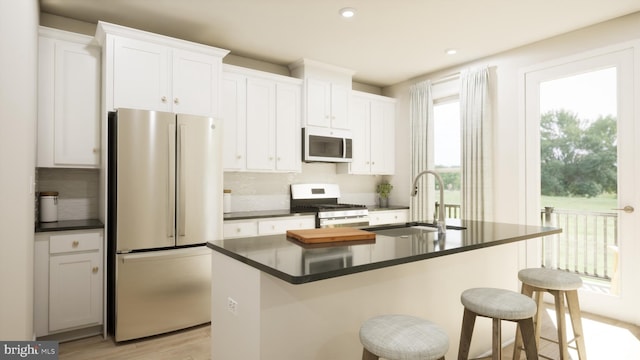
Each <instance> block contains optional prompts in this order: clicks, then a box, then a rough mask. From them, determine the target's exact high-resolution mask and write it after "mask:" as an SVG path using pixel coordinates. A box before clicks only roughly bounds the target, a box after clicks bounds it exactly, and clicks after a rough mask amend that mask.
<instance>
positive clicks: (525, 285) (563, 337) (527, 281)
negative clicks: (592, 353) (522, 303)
mask: <svg viewBox="0 0 640 360" xmlns="http://www.w3.org/2000/svg"><path fill="white" fill-rule="evenodd" d="M518 279H520V281H522V294H524V295H526V296H529V297H533V296H534V293H535V298H536V303H537V307H538V315H537V316H536V320H535V328H536V344H537V345H539V344H540V329H541V327H542V326H541V320H542V313H543V312H544V304H543V298H542V295H543V294H544V292H548V293H550V294H551V295H553V297H554V302H555V308H556V318H557V326H558V329H557V330H558V341H557V342H558V345H559V347H560V359H561V360H566V359H570V357H569V351H568V350H569V345H568V344H569V343H571V342H574V341H575V343H576V349H577V351H578V358H579V359H580V360H585V359H586V358H587V354H586V349H585V344H584V334H583V331H582V320H581V314H580V304H579V302H578V289H579V288H580V287H581V286H582V279H581V278H580V276H578V275H576V274H572V273H570V272H567V271H562V270H554V269H545V268H531V269H523V270H520V271H519V272H518ZM565 298H566V301H567V307H568V309H569V315H570V317H571V325H572V327H573V334H574V336H575V338H574V339H573V340H571V341H567V334H566V324H565V323H566V321H565V308H564V303H565ZM545 340H550V341H554V342H555V340H551V339H545ZM521 345H522V340H521V339H520V338H519V337H518V335H517V334H516V342H515V346H514V350H513V358H514V359H519V358H520V351H521V349H520V347H521Z"/></svg>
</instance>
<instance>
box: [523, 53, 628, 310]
mask: <svg viewBox="0 0 640 360" xmlns="http://www.w3.org/2000/svg"><path fill="white" fill-rule="evenodd" d="M633 59H634V48H633V47H629V48H626V49H625V48H622V49H619V50H616V51H609V52H602V53H600V54H597V55H594V54H589V56H585V57H582V58H574V59H569V60H566V61H561V62H558V63H557V64H551V65H549V66H546V67H544V68H543V69H539V70H535V71H530V72H527V73H526V74H525V91H526V96H525V118H526V157H527V165H526V171H527V176H526V179H527V186H526V193H527V221H528V222H530V223H536V222H537V223H542V224H545V225H551V226H558V227H561V228H563V233H562V234H559V235H556V236H553V237H547V238H544V239H542V241H541V242H539V243H538V244H537V245H536V248H535V249H529V250H533V251H528V257H527V267H540V266H544V267H549V268H554V269H562V270H566V271H570V272H573V273H577V274H579V275H581V276H582V278H583V280H584V284H585V285H584V286H583V288H582V290H581V292H580V301H581V305H582V308H583V309H584V310H585V311H589V312H593V313H598V314H602V315H605V316H609V317H613V318H617V319H623V320H626V321H629V320H631V319H634V321H635V322H636V323H637V322H638V321H640V315H638V312H637V311H634V306H633V304H634V303H637V301H638V300H640V296H639V294H638V293H639V291H640V290H639V289H638V286H637V282H636V281H635V280H634V278H633V277H634V275H635V274H637V272H638V270H639V267H640V266H639V265H637V262H636V261H634V258H635V259H637V256H638V255H640V251H639V249H640V247H639V246H638V243H639V241H638V240H637V239H635V234H636V230H637V229H636V225H635V224H636V223H638V220H640V219H638V216H639V214H640V211H635V209H634V207H637V206H640V203H639V202H638V193H637V191H636V190H635V183H636V180H635V179H638V178H639V177H638V170H639V169H640V166H638V163H637V161H636V160H635V157H634V152H635V148H634V146H635V142H636V141H637V140H640V136H638V133H637V130H636V127H635V126H634V116H635V113H634V104H633V102H634V82H635V81H636V80H635V76H634V66H633Z"/></svg>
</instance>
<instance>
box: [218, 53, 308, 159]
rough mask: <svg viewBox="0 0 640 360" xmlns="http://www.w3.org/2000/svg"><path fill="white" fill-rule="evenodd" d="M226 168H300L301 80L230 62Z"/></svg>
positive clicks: (226, 79) (225, 112)
mask: <svg viewBox="0 0 640 360" xmlns="http://www.w3.org/2000/svg"><path fill="white" fill-rule="evenodd" d="M222 83H223V85H222V92H223V94H222V97H223V99H224V103H223V106H222V118H223V122H224V132H225V136H224V157H223V159H224V170H225V171H259V172H260V171H268V172H300V163H301V150H300V143H301V135H300V134H301V133H300V116H301V110H300V96H301V95H300V93H301V81H300V80H298V79H293V78H288V77H285V76H280V75H274V74H268V73H264V72H261V71H255V70H250V69H245V68H241V67H237V66H232V65H224V73H223V81H222Z"/></svg>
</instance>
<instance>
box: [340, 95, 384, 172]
mask: <svg viewBox="0 0 640 360" xmlns="http://www.w3.org/2000/svg"><path fill="white" fill-rule="evenodd" d="M350 114H351V120H350V121H351V126H352V130H351V131H352V135H353V161H352V162H351V163H348V164H338V172H340V173H349V174H367V175H368V174H373V175H392V174H393V173H394V171H395V99H392V98H387V97H383V96H379V95H373V94H367V93H362V92H358V91H353V92H352V98H351V112H350Z"/></svg>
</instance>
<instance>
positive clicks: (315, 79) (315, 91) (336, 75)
mask: <svg viewBox="0 0 640 360" xmlns="http://www.w3.org/2000/svg"><path fill="white" fill-rule="evenodd" d="M289 69H290V70H291V75H292V76H294V77H297V78H300V79H303V80H304V93H303V94H302V103H303V106H302V108H303V124H304V126H319V127H325V128H332V129H351V127H352V126H351V124H350V123H349V120H350V119H349V106H350V105H349V101H350V92H351V82H352V79H351V77H352V75H353V71H351V70H348V69H343V68H340V67H337V66H333V65H329V64H323V63H320V62H317V61H314V60H310V59H301V60H299V61H297V62H295V63H293V64H290V65H289Z"/></svg>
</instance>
